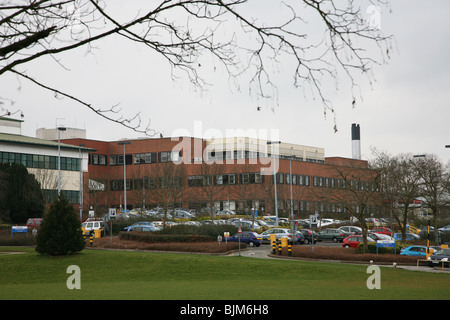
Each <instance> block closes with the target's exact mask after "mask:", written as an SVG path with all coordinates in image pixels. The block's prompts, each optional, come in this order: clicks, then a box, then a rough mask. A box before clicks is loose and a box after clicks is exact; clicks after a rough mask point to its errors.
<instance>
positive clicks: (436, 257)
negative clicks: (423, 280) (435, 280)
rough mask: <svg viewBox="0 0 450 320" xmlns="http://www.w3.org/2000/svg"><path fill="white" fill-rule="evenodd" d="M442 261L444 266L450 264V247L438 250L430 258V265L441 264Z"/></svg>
mask: <svg viewBox="0 0 450 320" xmlns="http://www.w3.org/2000/svg"><path fill="white" fill-rule="evenodd" d="M443 261H445V262H443ZM442 263H443V264H444V267H448V266H450V249H448V248H447V249H441V250H437V251H436V252H434V253H433V254H432V255H431V256H430V257H429V258H428V265H429V266H430V267H434V266H441V265H442Z"/></svg>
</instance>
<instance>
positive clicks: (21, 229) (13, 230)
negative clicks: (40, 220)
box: [11, 226, 28, 239]
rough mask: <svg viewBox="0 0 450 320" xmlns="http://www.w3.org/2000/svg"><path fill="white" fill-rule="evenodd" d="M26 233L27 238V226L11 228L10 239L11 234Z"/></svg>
mask: <svg viewBox="0 0 450 320" xmlns="http://www.w3.org/2000/svg"><path fill="white" fill-rule="evenodd" d="M25 232H26V233H27V238H28V227H27V226H12V227H11V239H12V237H13V233H25Z"/></svg>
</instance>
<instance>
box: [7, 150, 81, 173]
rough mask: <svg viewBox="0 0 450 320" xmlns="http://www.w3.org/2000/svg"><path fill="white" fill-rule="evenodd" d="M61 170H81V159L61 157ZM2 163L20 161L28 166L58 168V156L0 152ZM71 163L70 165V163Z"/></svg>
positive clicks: (19, 162)
mask: <svg viewBox="0 0 450 320" xmlns="http://www.w3.org/2000/svg"><path fill="white" fill-rule="evenodd" d="M60 159H61V170H68V171H79V170H80V159H78V158H68V157H60ZM0 163H18V164H22V165H24V166H25V167H27V168H40V169H52V170H56V169H58V157H57V156H46V155H36V154H26V153H13V152H0ZM68 164H69V165H68Z"/></svg>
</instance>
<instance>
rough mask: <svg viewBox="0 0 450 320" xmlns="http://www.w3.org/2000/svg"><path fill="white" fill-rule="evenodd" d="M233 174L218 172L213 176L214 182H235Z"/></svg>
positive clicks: (224, 183)
mask: <svg viewBox="0 0 450 320" xmlns="http://www.w3.org/2000/svg"><path fill="white" fill-rule="evenodd" d="M235 179H236V177H235V175H234V174H219V175H216V176H215V180H214V183H215V184H216V185H228V184H235Z"/></svg>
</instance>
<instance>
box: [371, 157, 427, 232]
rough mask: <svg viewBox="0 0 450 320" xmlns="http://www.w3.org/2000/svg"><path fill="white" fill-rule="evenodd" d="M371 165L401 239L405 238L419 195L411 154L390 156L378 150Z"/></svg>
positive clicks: (418, 184) (415, 164)
mask: <svg viewBox="0 0 450 320" xmlns="http://www.w3.org/2000/svg"><path fill="white" fill-rule="evenodd" d="M376 157H377V158H376V159H375V160H374V161H373V166H374V167H376V168H377V171H378V172H379V173H380V177H381V192H382V196H383V198H384V199H385V200H388V201H389V203H390V206H389V209H390V211H391V214H392V217H393V218H394V219H395V220H396V221H397V223H398V225H399V226H400V229H401V232H402V241H405V239H406V226H407V224H408V221H409V219H410V216H411V212H412V210H413V207H412V206H413V203H414V200H416V199H417V198H418V197H419V196H420V195H421V188H420V181H421V178H420V175H419V173H418V171H417V163H415V161H414V159H413V157H412V155H408V154H399V155H397V156H391V155H389V154H387V153H385V152H378V153H377V154H376Z"/></svg>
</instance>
